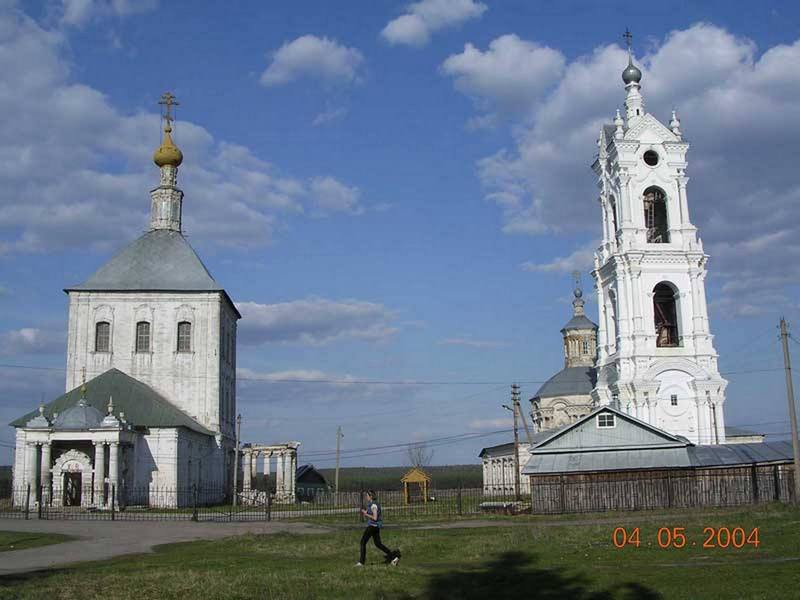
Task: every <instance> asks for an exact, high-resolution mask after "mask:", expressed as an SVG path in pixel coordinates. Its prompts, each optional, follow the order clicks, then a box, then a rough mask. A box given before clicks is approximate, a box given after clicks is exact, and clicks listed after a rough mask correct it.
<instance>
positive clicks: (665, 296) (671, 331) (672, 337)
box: [653, 281, 680, 348]
mask: <svg viewBox="0 0 800 600" xmlns="http://www.w3.org/2000/svg"><path fill="white" fill-rule="evenodd" d="M677 298H678V290H677V289H675V287H674V286H673V285H672V284H671V283H668V282H666V281H662V282H661V283H659V284H657V285H656V286H655V287H654V288H653V321H654V323H653V324H654V325H655V331H656V347H657V348H674V347H676V346H679V345H680V343H679V341H680V331H679V329H678V301H677Z"/></svg>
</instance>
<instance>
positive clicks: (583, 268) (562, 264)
mask: <svg viewBox="0 0 800 600" xmlns="http://www.w3.org/2000/svg"><path fill="white" fill-rule="evenodd" d="M597 245H598V244H597V242H591V243H589V244H587V245H585V246H582V247H581V248H578V249H577V250H575V251H574V252H572V253H571V254H569V255H567V256H560V257H558V258H554V259H553V260H551V261H549V262H545V263H536V262H533V261H528V262H525V263H523V264H522V268H523V269H524V270H525V271H533V272H539V273H572V272H573V271H579V272H581V273H587V272H589V271H591V270H592V265H593V263H594V250H595V248H596V247H597Z"/></svg>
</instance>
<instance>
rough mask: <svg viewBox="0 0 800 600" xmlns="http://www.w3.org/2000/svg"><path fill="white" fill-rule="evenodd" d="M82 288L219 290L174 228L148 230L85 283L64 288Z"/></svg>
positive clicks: (103, 289) (204, 267)
mask: <svg viewBox="0 0 800 600" xmlns="http://www.w3.org/2000/svg"><path fill="white" fill-rule="evenodd" d="M71 290H85V291H129V290H141V291H145V290H147V291H155V290H158V291H192V292H219V291H222V288H221V287H220V285H219V284H218V283H217V282H216V281H214V278H213V277H211V274H210V273H209V272H208V269H206V266H205V265H204V264H203V261H201V260H200V257H198V256H197V254H196V253H195V251H194V249H193V248H192V247H191V246H190V245H189V242H187V241H186V238H184V237H183V235H182V234H181V233H179V232H177V231H169V230H166V229H155V230H153V231H148V232H147V233H145V234H144V235H143V236H141V237H140V238H139V239H137V240H135V241H134V242H132V243H131V244H129V245H128V246H126V247H125V248H123V249H122V250H120V251H119V252H118V253H117V254H116V255H115V256H114V257H113V258H111V260H109V261H108V262H107V263H106V264H104V265H103V266H102V267H100V268H99V269H98V270H97V271H96V272H95V274H94V275H92V276H91V277H89V279H87V280H86V282H85V283H82V284H80V285H76V286H73V287H71V288H67V291H71Z"/></svg>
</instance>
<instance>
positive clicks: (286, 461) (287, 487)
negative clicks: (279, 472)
mask: <svg viewBox="0 0 800 600" xmlns="http://www.w3.org/2000/svg"><path fill="white" fill-rule="evenodd" d="M291 466H292V455H291V452H287V453H285V454H284V456H283V491H284V493H285V494H286V496H289V494H291V493H292V477H291V474H290V468H291Z"/></svg>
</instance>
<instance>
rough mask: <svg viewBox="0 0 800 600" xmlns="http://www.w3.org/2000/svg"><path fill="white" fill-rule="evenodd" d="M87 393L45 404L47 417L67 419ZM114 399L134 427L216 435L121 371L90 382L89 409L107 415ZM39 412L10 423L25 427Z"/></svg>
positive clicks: (69, 394) (78, 391) (73, 392)
mask: <svg viewBox="0 0 800 600" xmlns="http://www.w3.org/2000/svg"><path fill="white" fill-rule="evenodd" d="M83 395H84V393H83V392H82V391H81V388H80V387H76V388H75V389H73V390H70V391H69V392H67V393H66V394H63V395H61V396H59V397H58V398H56V399H55V400H53V401H52V402H50V403H48V404H45V406H44V414H45V416H46V417H47V418H48V419H49V420H50V421H51V422H52V421H53V414H54V413H59V419H61V418H62V415H67V414H68V413H70V412H71V409H72V408H73V407H76V406H77V405H78V403H79V402H80V400H81V397H82V396H83ZM112 396H113V398H114V411H115V413H116V415H117V416H119V414H120V411H121V412H124V413H125V421H127V422H128V423H130V424H131V425H133V426H134V427H186V428H187V429H191V430H192V431H197V432H199V433H204V434H207V435H214V432H212V431H210V430H209V429H207V428H206V427H204V426H203V425H201V424H200V423H198V422H197V421H196V420H195V419H194V418H192V417H190V416H189V415H188V414H186V413H185V412H183V411H182V410H180V409H179V408H177V407H176V406H173V405H172V404H171V403H170V402H169V401H168V400H167V399H166V398H164V397H163V396H162V395H161V394H159V393H158V392H157V391H155V390H154V389H153V388H151V387H150V386H149V385H147V384H145V383H142V382H141V381H139V380H138V379H134V378H133V377H131V376H130V375H126V374H125V373H123V372H122V371H120V370H118V369H109V370H108V371H106V372H105V373H103V374H101V375H98V376H97V377H95V378H94V379H91V380H89V381H87V382H86V392H85V398H86V404H87V408H92V410H96V411H98V414H103V413H105V411H106V407H107V406H108V400H109V397H112ZM36 414H38V411H32V412H29V413H28V414H26V415H23V416H21V417H20V418H19V419H16V420H14V421H12V422H11V423H9V425H11V426H12V427H25V425H26V424H27V423H28V421H30V420H31V418H33V417H34V416H35V415H36Z"/></svg>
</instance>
